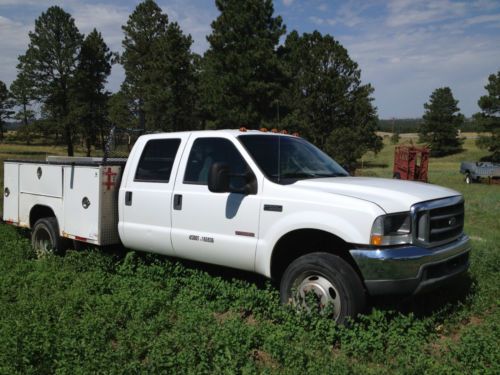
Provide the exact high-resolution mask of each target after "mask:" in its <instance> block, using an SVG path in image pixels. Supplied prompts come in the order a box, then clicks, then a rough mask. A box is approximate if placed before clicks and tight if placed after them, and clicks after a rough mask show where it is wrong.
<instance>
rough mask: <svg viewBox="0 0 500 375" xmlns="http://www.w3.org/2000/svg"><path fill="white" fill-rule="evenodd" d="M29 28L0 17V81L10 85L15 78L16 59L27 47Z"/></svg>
mask: <svg viewBox="0 0 500 375" xmlns="http://www.w3.org/2000/svg"><path fill="white" fill-rule="evenodd" d="M28 31H29V27H28V26H26V25H23V24H22V23H20V22H16V21H13V20H12V19H9V18H7V17H4V16H0V35H1V38H0V51H2V53H1V54H0V80H2V81H3V82H5V84H6V85H10V84H11V83H12V81H13V80H14V79H15V77H16V65H17V63H18V61H17V57H18V56H19V55H20V54H22V53H23V52H24V51H25V49H26V47H27V46H28Z"/></svg>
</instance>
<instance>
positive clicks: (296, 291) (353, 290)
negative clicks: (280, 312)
mask: <svg viewBox="0 0 500 375" xmlns="http://www.w3.org/2000/svg"><path fill="white" fill-rule="evenodd" d="M280 297H281V302H282V303H291V304H292V305H293V306H295V307H296V308H297V309H300V310H305V311H308V312H310V311H311V310H312V309H315V310H316V311H318V312H319V313H325V314H328V316H329V317H331V318H332V319H334V320H335V321H336V322H337V323H339V324H345V323H346V322H347V319H348V318H355V317H356V316H357V315H358V314H359V313H361V312H363V310H364V308H365V304H366V295H365V290H364V288H363V284H362V283H361V280H360V278H359V277H358V275H357V274H356V271H354V269H353V268H352V267H351V266H350V265H349V264H348V263H347V262H346V261H345V260H343V259H342V258H340V257H339V256H336V255H333V254H329V253H311V254H306V255H303V256H301V257H300V258H297V259H296V260H294V261H293V262H292V263H291V264H290V265H289V266H288V268H287V269H286V271H285V273H284V274H283V277H282V279H281V284H280Z"/></svg>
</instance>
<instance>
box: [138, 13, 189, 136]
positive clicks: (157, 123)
mask: <svg viewBox="0 0 500 375" xmlns="http://www.w3.org/2000/svg"><path fill="white" fill-rule="evenodd" d="M192 43H193V41H192V39H191V36H189V35H188V36H185V35H184V34H183V33H182V30H181V29H180V27H179V25H178V24H177V23H176V22H173V23H170V24H169V25H168V27H167V31H166V34H165V35H163V36H161V37H159V38H158V40H156V41H155V43H154V46H155V48H154V50H155V53H154V56H153V57H152V59H151V60H150V61H148V62H147V63H146V71H147V76H148V77H149V79H148V81H149V84H148V85H147V86H146V87H145V102H144V110H145V114H146V123H147V125H148V128H149V129H161V130H163V131H180V130H192V129H195V128H197V127H198V126H197V120H196V114H195V102H196V96H197V79H196V73H195V70H194V62H193V60H194V58H195V56H194V55H193V53H192V52H191V45H192Z"/></svg>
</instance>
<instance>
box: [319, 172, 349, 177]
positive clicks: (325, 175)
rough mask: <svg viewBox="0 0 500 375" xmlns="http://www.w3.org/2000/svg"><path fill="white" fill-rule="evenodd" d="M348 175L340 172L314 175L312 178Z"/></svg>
mask: <svg viewBox="0 0 500 375" xmlns="http://www.w3.org/2000/svg"><path fill="white" fill-rule="evenodd" d="M347 176H348V175H347V174H345V173H340V172H332V173H315V174H314V177H347Z"/></svg>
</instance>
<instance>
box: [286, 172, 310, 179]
mask: <svg viewBox="0 0 500 375" xmlns="http://www.w3.org/2000/svg"><path fill="white" fill-rule="evenodd" d="M280 177H281V178H314V177H316V175H315V174H314V173H307V172H293V173H283V174H282V175H280Z"/></svg>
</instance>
